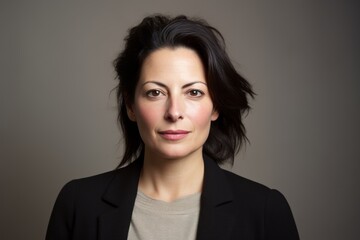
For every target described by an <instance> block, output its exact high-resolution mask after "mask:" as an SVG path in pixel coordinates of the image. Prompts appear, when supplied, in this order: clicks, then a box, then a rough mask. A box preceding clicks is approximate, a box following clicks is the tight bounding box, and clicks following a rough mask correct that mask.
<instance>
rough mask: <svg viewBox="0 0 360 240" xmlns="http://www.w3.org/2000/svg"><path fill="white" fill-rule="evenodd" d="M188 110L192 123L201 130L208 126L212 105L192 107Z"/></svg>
mask: <svg viewBox="0 0 360 240" xmlns="http://www.w3.org/2000/svg"><path fill="white" fill-rule="evenodd" d="M189 109H191V110H190V111H188V114H189V117H191V119H192V122H193V123H195V124H196V125H197V126H198V127H203V128H205V127H208V126H210V123H211V116H212V111H213V109H212V104H205V106H204V105H198V106H192V107H191V108H189Z"/></svg>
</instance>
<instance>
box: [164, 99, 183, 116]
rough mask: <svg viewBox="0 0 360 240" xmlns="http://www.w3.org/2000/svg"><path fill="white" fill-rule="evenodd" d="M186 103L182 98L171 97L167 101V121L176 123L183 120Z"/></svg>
mask: <svg viewBox="0 0 360 240" xmlns="http://www.w3.org/2000/svg"><path fill="white" fill-rule="evenodd" d="M183 106H184V103H183V102H182V100H181V99H180V97H171V98H169V99H168V101H167V106H166V111H165V116H164V117H165V119H166V120H167V121H171V122H176V121H177V120H180V119H183V118H184V116H183V114H184V113H183V110H184V107H183Z"/></svg>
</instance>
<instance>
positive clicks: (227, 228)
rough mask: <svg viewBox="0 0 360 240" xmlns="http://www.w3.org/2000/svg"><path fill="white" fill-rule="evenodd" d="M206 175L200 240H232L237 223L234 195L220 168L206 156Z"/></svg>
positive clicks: (198, 232)
mask: <svg viewBox="0 0 360 240" xmlns="http://www.w3.org/2000/svg"><path fill="white" fill-rule="evenodd" d="M204 163H205V175H204V186H203V192H202V196H201V208H200V217H199V224H198V230H197V239H198V240H205V239H206V240H211V239H222V240H226V239H231V232H232V228H233V224H234V222H235V221H236V215H235V214H236V211H235V209H234V208H235V206H234V204H233V203H232V201H233V193H232V190H231V187H230V184H229V183H228V180H227V179H226V177H225V175H224V173H223V171H222V170H221V169H220V167H219V166H218V165H217V164H216V163H215V162H214V161H213V160H212V159H210V158H208V157H206V156H204Z"/></svg>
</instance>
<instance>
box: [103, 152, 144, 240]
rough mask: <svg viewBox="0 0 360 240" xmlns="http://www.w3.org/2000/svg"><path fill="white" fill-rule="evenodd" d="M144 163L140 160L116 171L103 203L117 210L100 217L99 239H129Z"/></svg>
mask: <svg viewBox="0 0 360 240" xmlns="http://www.w3.org/2000/svg"><path fill="white" fill-rule="evenodd" d="M142 163H143V160H142V158H139V159H138V160H136V161H134V162H133V163H131V164H130V165H128V166H127V167H124V168H120V169H118V170H116V171H115V172H116V174H115V176H114V178H113V179H112V181H111V182H110V184H109V185H108V188H107V189H106V191H105V194H104V195H103V201H105V202H107V203H108V204H110V205H112V206H113V207H115V208H114V210H113V211H109V212H107V213H105V214H103V215H101V216H100V217H99V237H98V239H101V240H122V239H123V240H126V239H127V235H128V231H129V227H130V221H131V215H132V211H133V208H134V203H135V198H136V193H137V189H138V182H139V177H140V172H141V168H142Z"/></svg>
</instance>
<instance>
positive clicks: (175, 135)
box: [159, 130, 190, 141]
mask: <svg viewBox="0 0 360 240" xmlns="http://www.w3.org/2000/svg"><path fill="white" fill-rule="evenodd" d="M189 133H190V131H186V130H165V131H159V134H160V136H162V137H163V138H164V139H166V140H171V141H176V140H181V139H183V138H185V137H186V136H187V135H188V134H189Z"/></svg>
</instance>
